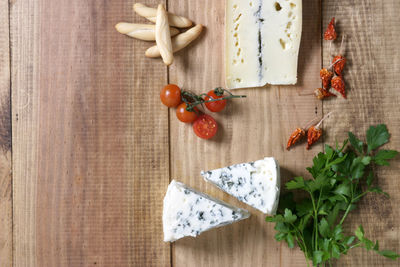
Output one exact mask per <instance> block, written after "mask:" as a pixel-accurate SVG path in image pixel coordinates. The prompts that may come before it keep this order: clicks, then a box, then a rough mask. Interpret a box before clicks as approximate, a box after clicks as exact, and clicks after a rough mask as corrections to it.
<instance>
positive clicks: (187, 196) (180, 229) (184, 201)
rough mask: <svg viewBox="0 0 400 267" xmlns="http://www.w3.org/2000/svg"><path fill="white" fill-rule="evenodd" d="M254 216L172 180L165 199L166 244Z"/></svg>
mask: <svg viewBox="0 0 400 267" xmlns="http://www.w3.org/2000/svg"><path fill="white" fill-rule="evenodd" d="M249 216H250V213H249V212H248V211H247V210H243V209H239V208H236V207H233V206H231V205H229V204H227V203H225V202H223V201H220V200H218V199H215V198H212V197H210V196H208V195H206V194H203V193H201V192H198V191H196V190H194V189H193V188H190V187H188V186H186V185H184V184H182V183H179V182H176V181H175V180H172V181H171V183H170V185H169V186H168V189H167V193H166V195H165V198H164V210H163V228H164V241H165V242H168V241H170V242H172V241H175V240H177V239H180V238H182V237H185V236H193V237H195V236H197V235H199V234H201V233H202V232H204V231H207V230H210V229H213V228H216V227H220V226H224V225H227V224H231V223H234V222H237V221H240V220H243V219H246V218H248V217H249Z"/></svg>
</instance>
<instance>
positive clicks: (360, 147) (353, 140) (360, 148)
mask: <svg viewBox="0 0 400 267" xmlns="http://www.w3.org/2000/svg"><path fill="white" fill-rule="evenodd" d="M349 141H350V144H351V145H352V146H353V147H354V148H355V149H356V150H357V151H358V152H359V153H362V152H363V150H364V143H363V142H361V141H360V140H359V139H358V138H357V137H356V136H355V135H354V134H353V133H352V132H349Z"/></svg>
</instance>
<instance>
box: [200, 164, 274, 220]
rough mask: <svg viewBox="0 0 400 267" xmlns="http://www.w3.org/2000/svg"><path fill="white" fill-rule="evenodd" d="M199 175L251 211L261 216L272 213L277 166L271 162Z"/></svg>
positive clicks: (222, 169)
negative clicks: (248, 207)
mask: <svg viewBox="0 0 400 267" xmlns="http://www.w3.org/2000/svg"><path fill="white" fill-rule="evenodd" d="M201 175H202V176H203V177H204V179H205V180H206V181H208V182H211V183H212V184H214V185H215V186H217V187H219V188H220V189H221V190H223V191H225V192H226V193H228V194H230V195H232V196H234V197H236V198H237V199H238V200H240V201H243V202H244V203H246V204H248V205H250V206H252V207H253V208H255V209H258V210H260V211H262V212H263V213H265V214H270V215H273V214H275V213H276V209H277V207H278V202H279V190H280V171H279V164H278V162H277V161H276V160H275V159H274V158H264V159H262V160H258V161H254V162H248V163H241V164H236V165H232V166H228V167H225V168H221V169H216V170H212V171H202V172H201Z"/></svg>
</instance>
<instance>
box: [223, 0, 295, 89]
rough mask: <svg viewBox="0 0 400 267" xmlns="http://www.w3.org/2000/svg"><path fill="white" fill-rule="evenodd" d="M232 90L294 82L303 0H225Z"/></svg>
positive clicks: (228, 83)
mask: <svg viewBox="0 0 400 267" xmlns="http://www.w3.org/2000/svg"><path fill="white" fill-rule="evenodd" d="M225 25H226V38H225V39H226V41H225V42H226V44H225V69H226V71H225V73H226V86H227V87H228V88H229V89H235V88H245V87H259V86H264V85H266V84H277V85H284V84H295V83H296V82H297V59H298V54H299V47H300V39H301V30H302V0H226V22H225Z"/></svg>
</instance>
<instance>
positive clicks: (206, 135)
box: [193, 114, 218, 139]
mask: <svg viewBox="0 0 400 267" xmlns="http://www.w3.org/2000/svg"><path fill="white" fill-rule="evenodd" d="M193 130H194V133H195V134H196V135H197V136H198V137H200V138H203V139H210V138H212V137H213V136H214V135H215V134H216V133H217V130H218V125H217V122H216V121H215V120H214V118H213V117H211V116H210V115H207V114H204V115H201V116H199V117H198V118H197V119H196V120H195V122H194V123H193Z"/></svg>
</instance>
